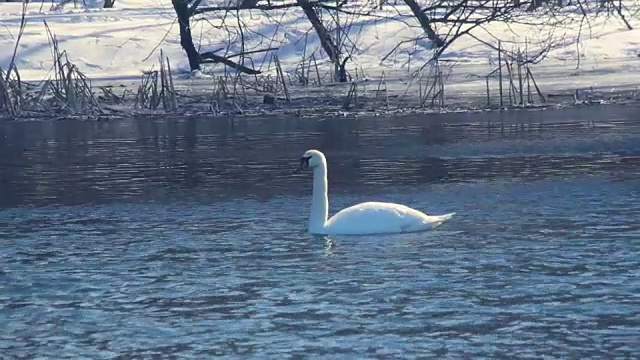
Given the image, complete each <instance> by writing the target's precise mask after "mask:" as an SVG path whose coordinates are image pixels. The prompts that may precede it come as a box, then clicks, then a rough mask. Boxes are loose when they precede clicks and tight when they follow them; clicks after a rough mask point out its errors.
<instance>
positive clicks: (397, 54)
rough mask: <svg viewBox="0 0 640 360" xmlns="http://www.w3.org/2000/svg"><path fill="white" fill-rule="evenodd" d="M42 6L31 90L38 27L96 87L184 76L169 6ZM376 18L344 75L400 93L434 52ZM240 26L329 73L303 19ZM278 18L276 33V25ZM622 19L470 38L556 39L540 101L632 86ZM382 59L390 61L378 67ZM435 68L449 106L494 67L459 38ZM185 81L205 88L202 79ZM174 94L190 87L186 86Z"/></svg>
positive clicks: (9, 46)
mask: <svg viewBox="0 0 640 360" xmlns="http://www.w3.org/2000/svg"><path fill="white" fill-rule="evenodd" d="M49 7H50V4H49V3H44V4H41V3H31V4H30V5H29V6H28V11H27V16H26V18H27V21H28V23H27V26H26V30H25V32H24V34H23V37H22V39H21V41H20V46H19V48H18V53H17V57H16V64H17V66H18V69H19V70H20V75H21V77H22V79H23V80H34V81H37V80H41V79H43V78H45V77H47V76H48V75H49V72H50V69H51V64H52V61H51V50H50V48H49V43H48V39H47V34H46V31H45V27H44V25H43V20H46V21H47V23H48V25H49V27H50V28H51V30H52V32H53V33H55V34H56V36H57V38H58V41H59V45H60V48H61V49H62V50H66V51H67V52H68V55H69V57H70V59H71V60H72V61H73V62H74V63H75V64H77V65H78V67H79V68H80V69H81V70H82V71H83V72H84V73H85V74H86V75H87V76H89V77H90V78H92V79H94V80H99V79H103V81H102V83H109V82H111V83H115V84H117V83H120V82H123V81H125V80H131V79H137V78H139V77H140V75H141V72H142V71H143V70H147V69H149V68H151V67H152V66H156V67H157V63H158V55H159V51H160V49H162V50H163V52H164V54H165V55H166V56H168V57H169V59H170V60H171V62H172V65H173V67H174V69H177V70H178V71H177V72H178V73H182V74H184V73H186V72H187V71H188V62H187V59H186V56H185V54H184V52H183V51H182V49H181V47H180V39H179V34H178V27H177V24H176V22H175V13H174V10H173V8H172V6H171V1H169V0H122V1H120V0H118V1H117V2H116V4H115V8H113V9H101V8H99V7H98V6H96V7H88V8H74V5H73V3H68V4H66V5H65V6H62V7H59V8H58V9H55V10H50V9H49ZM21 10H22V7H21V4H20V3H0V49H1V51H0V66H2V67H3V68H5V69H6V67H7V66H8V65H9V63H10V61H11V58H12V53H13V47H14V44H15V41H16V36H17V34H18V29H19V25H20V14H21ZM404 13H405V14H406V13H408V12H404ZM380 14H382V15H384V16H385V17H386V18H385V17H380V16H382V15H380ZM378 15H379V16H378V17H362V16H361V17H358V18H357V19H356V20H354V24H353V25H352V26H351V30H350V34H351V36H352V37H353V42H354V44H355V45H357V46H355V47H356V49H357V51H356V52H355V53H354V55H353V58H352V62H351V63H350V65H348V66H347V68H348V70H349V72H350V73H351V74H352V75H355V74H356V72H358V74H359V77H360V78H362V77H363V76H362V74H364V77H365V78H369V79H370V80H371V81H372V82H375V81H377V79H378V78H379V76H380V74H381V73H382V72H383V71H384V72H385V75H386V76H387V79H389V82H390V83H393V82H394V81H395V82H396V83H397V84H398V85H397V86H398V88H397V90H398V91H402V90H404V89H406V87H407V86H408V82H409V78H410V77H411V76H410V74H411V73H412V71H413V70H415V69H417V68H418V67H419V66H421V65H422V64H424V63H425V62H426V61H427V60H428V59H429V58H430V57H431V56H432V54H433V52H432V50H430V49H429V48H430V43H429V42H428V41H425V40H419V41H409V42H406V43H404V45H403V46H400V48H399V49H397V50H396V51H392V50H393V49H394V48H395V47H396V46H397V44H399V43H402V42H403V41H407V40H409V39H412V38H415V37H418V36H420V35H421V30H420V29H419V28H418V27H416V26H415V20H414V19H412V18H408V17H406V16H404V15H398V14H397V11H396V10H394V9H392V8H391V7H387V8H385V10H381V11H379V12H378ZM227 16H233V15H227ZM394 16H395V17H397V18H398V17H400V18H403V19H404V21H406V22H407V23H409V25H407V24H406V23H405V22H401V21H392V20H389V19H388V18H390V17H394ZM203 17H204V16H200V18H203ZM206 17H207V19H209V21H194V24H193V29H192V32H193V35H194V41H195V42H199V43H200V44H201V46H202V51H206V50H214V49H218V48H228V49H229V50H228V51H229V53H237V52H239V51H240V42H239V41H238V39H237V38H231V39H230V38H229V35H228V33H227V32H225V31H223V30H221V29H217V28H215V27H212V23H213V24H214V25H216V24H220V23H221V20H220V19H219V16H215V15H214V14H208V15H206ZM241 18H242V19H241V20H242V22H243V23H244V24H246V25H247V27H246V28H245V29H244V38H245V41H246V46H247V48H249V49H258V48H267V47H277V48H279V50H278V51H277V53H278V56H279V58H280V61H281V62H282V65H283V68H284V71H285V72H287V73H289V74H291V75H292V77H295V75H294V74H295V71H296V68H297V67H298V66H299V64H300V63H301V59H302V58H303V55H306V56H307V57H308V56H309V54H310V53H315V54H316V56H317V57H318V59H319V61H320V63H321V65H326V64H327V60H326V56H325V55H324V54H323V52H322V50H321V48H320V44H319V41H318V40H317V36H316V35H315V33H314V32H313V30H312V27H311V25H310V24H309V23H308V21H307V20H306V18H305V17H304V15H303V14H302V12H301V11H299V10H297V9H287V10H282V11H274V12H270V13H269V16H266V15H264V14H263V13H261V12H258V11H246V12H242V13H241ZM196 19H198V17H196ZM276 19H277V21H278V25H274V24H275V23H274V21H276ZM352 20H353V19H352ZM628 20H629V21H630V22H631V24H632V25H633V26H634V30H627V29H626V28H625V27H624V26H623V24H622V23H621V22H620V21H619V20H618V19H617V18H615V17H608V18H605V17H600V18H597V19H592V21H589V24H588V25H589V29H588V30H587V29H586V28H583V29H582V30H580V29H579V28H577V27H576V24H578V22H572V23H571V24H568V25H567V26H563V25H558V26H556V27H555V28H554V29H553V31H549V30H548V29H547V30H545V31H542V30H541V29H540V28H539V27H537V26H535V25H512V26H506V25H504V24H501V23H492V24H489V25H487V26H485V27H484V28H483V29H479V30H478V31H476V32H474V36H475V37H477V38H479V39H481V40H482V41H484V42H486V43H490V44H496V39H500V40H502V41H503V44H506V45H503V46H505V47H509V46H511V47H514V45H512V44H514V43H518V44H520V46H523V44H524V43H525V40H526V42H527V43H528V44H531V45H529V46H530V48H532V49H531V51H532V52H535V44H536V43H537V42H538V41H541V40H542V39H544V38H548V37H549V36H550V35H553V36H554V37H555V38H556V41H555V45H554V47H553V49H551V51H550V52H549V54H548V56H547V58H546V59H545V60H544V61H543V62H542V63H540V64H537V65H533V66H532V68H531V70H532V72H533V74H534V75H535V78H536V81H537V83H538V85H539V86H540V87H541V89H542V91H543V92H545V93H553V92H558V91H565V92H566V91H569V92H570V91H573V90H574V89H576V88H589V87H598V88H607V87H609V88H614V87H615V88H618V87H620V86H623V87H626V88H633V87H634V86H638V85H640V30H638V29H640V20H639V19H638V16H636V17H634V18H629V19H628ZM531 22H534V21H531ZM227 23H228V24H229V25H230V26H231V24H232V23H233V21H230V20H227ZM584 26H586V25H584ZM578 39H579V40H578ZM305 43H306V46H305ZM272 53H273V52H270V53H259V54H254V55H252V58H251V59H250V60H249V59H248V60H246V61H245V63H252V64H253V66H254V67H255V68H259V69H260V70H262V71H263V72H264V73H270V74H275V67H274V66H273V64H272V63H271V62H270V58H271V54H272ZM389 53H393V54H392V55H390V56H388V57H387V59H386V60H385V61H383V62H381V59H382V58H383V57H385V55H387V54H389ZM443 59H446V60H447V64H453V65H452V67H449V66H448V65H447V66H445V72H446V73H447V74H448V77H447V80H446V82H445V84H446V92H447V93H448V94H455V96H456V97H464V96H466V95H469V96H471V95H475V96H478V94H484V92H485V86H486V85H485V80H484V76H485V75H486V74H488V73H489V72H491V71H492V70H493V69H494V68H495V67H496V63H497V53H496V51H495V50H494V49H492V48H491V47H490V46H488V45H486V44H483V43H482V42H479V41H478V40H477V39H475V38H473V37H469V36H467V37H462V38H460V39H458V40H457V41H456V42H455V43H454V44H453V45H452V46H451V47H450V48H448V50H447V51H446V52H445V54H444V56H443ZM578 59H579V62H578ZM578 65H579V66H578ZM324 69H326V70H323V71H322V74H321V76H327V77H328V73H329V70H328V66H324ZM215 70H216V71H218V72H220V71H222V70H223V67H222V65H217V66H216V67H215ZM193 81H194V82H196V83H200V84H202V83H203V80H202V79H199V80H193ZM129 82H130V81H129ZM182 85H183V86H188V83H184V82H183V83H182Z"/></svg>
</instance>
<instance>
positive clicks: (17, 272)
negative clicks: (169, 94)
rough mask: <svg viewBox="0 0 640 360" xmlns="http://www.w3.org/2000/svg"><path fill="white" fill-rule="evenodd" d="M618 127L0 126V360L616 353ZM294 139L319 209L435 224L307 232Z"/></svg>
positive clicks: (634, 201)
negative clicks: (319, 184)
mask: <svg viewBox="0 0 640 360" xmlns="http://www.w3.org/2000/svg"><path fill="white" fill-rule="evenodd" d="M596 109H600V108H596ZM599 111H600V112H599ZM637 113H639V112H638V109H625V108H614V109H607V110H606V111H605V110H589V111H574V112H571V111H569V112H549V113H546V115H545V116H543V117H541V116H540V115H535V114H534V115H531V114H530V113H526V116H525V115H522V116H520V117H518V118H519V119H521V120H522V119H525V120H526V121H524V120H523V121H521V122H522V124H518V125H517V126H516V125H514V124H513V122H512V120H509V121H508V122H507V123H506V125H505V126H503V125H502V124H501V121H495V119H494V121H492V123H491V124H488V123H487V122H486V121H485V119H486V117H482V115H477V116H476V117H465V118H462V119H461V118H456V117H454V116H449V117H447V116H444V117H436V116H432V117H429V118H417V117H413V118H412V117H403V118H394V119H375V118H374V119H359V120H353V119H341V118H338V119H326V120H324V121H315V120H308V119H280V120H273V119H269V120H266V119H252V120H237V119H236V120H233V121H231V120H221V119H215V120H211V119H188V120H186V119H157V120H154V119H148V118H146V119H145V118H141V119H137V120H128V121H117V122H109V123H88V122H76V121H60V122H50V123H42V122H25V123H5V124H0V138H1V139H0V140H2V143H1V144H0V152H1V153H2V154H3V156H2V157H0V180H1V181H0V191H1V193H0V194H1V196H0V244H2V247H3V251H2V252H0V264H2V267H1V271H0V284H2V286H0V350H1V353H2V354H3V355H4V356H7V357H9V358H20V357H26V358H35V357H38V356H42V357H55V358H65V357H68V358H79V357H87V358H112V357H117V356H121V357H126V358H129V357H138V356H139V357H145V358H148V357H153V356H157V355H161V354H163V355H167V356H177V357H180V358H183V357H184V358H189V357H191V358H198V359H201V358H206V357H212V356H216V355H218V356H227V357H249V358H289V357H313V358H331V359H335V358H412V357H434V358H461V357H474V358H475V357H491V358H495V357H508V358H510V357H513V356H514V354H517V356H518V357H523V358H526V357H541V356H548V357H559V358H586V357H607V358H611V357H637V356H638V355H639V354H640V343H639V342H638V340H637V339H638V333H639V331H640V312H639V309H640V295H639V294H640V280H639V279H640V255H639V254H640V225H639V223H638V219H640V201H639V200H640V177H639V175H640V121H638V120H639V119H635V118H634V117H633V114H637ZM605 114H606V117H605V116H604V115H605ZM592 120H596V122H595V123H593V122H592ZM311 147H314V148H319V149H321V150H323V151H324V152H325V153H326V154H327V156H328V161H329V181H330V186H329V188H330V211H331V213H334V212H336V211H337V210H339V209H341V208H343V207H345V206H348V205H351V204H353V203H356V202H360V201H365V200H381V201H394V202H399V203H404V204H407V205H410V206H412V207H415V208H419V209H422V210H425V211H427V212H429V213H445V212H450V211H455V212H457V213H458V214H457V215H456V216H455V217H454V218H453V219H452V220H450V221H449V222H447V223H445V225H443V226H442V227H440V228H438V229H437V230H436V231H432V232H428V233H421V234H410V235H393V236H367V237H333V238H323V237H314V236H310V235H308V234H307V233H306V228H305V221H306V217H307V211H308V207H309V202H310V190H311V188H310V186H311V183H310V175H309V174H303V175H299V176H292V175H291V170H292V169H293V168H295V166H296V165H297V163H296V162H297V159H298V158H299V156H300V155H301V154H302V152H303V151H304V150H306V149H307V148H311Z"/></svg>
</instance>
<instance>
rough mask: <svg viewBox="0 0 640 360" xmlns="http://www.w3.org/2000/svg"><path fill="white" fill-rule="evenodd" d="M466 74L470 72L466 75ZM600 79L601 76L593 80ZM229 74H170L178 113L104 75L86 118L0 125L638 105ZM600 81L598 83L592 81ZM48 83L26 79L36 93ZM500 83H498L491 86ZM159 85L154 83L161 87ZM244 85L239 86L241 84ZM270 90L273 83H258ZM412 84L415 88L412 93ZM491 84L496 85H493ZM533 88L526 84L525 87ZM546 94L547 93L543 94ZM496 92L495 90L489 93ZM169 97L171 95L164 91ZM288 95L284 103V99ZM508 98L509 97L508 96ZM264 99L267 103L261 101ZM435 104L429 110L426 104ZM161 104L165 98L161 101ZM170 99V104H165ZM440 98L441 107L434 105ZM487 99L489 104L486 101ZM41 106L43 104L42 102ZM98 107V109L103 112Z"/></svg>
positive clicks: (600, 97) (596, 91) (32, 115)
mask: <svg viewBox="0 0 640 360" xmlns="http://www.w3.org/2000/svg"><path fill="white" fill-rule="evenodd" d="M467 74H468V73H467ZM598 77H599V76H598ZM231 78H233V76H231V75H229V76H227V77H225V78H224V81H225V82H226V83H224V84H223V83H222V82H223V77H221V76H220V77H200V78H190V77H188V74H175V75H174V76H173V78H172V79H171V80H172V86H173V94H175V96H174V99H175V100H174V101H175V102H176V103H177V105H178V106H177V109H175V110H165V109H164V108H163V104H162V101H160V100H158V103H159V105H158V108H156V109H148V108H140V107H138V108H136V106H135V105H136V102H137V101H138V100H139V99H140V98H139V96H138V92H139V89H138V88H139V87H140V84H141V81H140V80H139V79H133V78H130V77H125V78H122V79H117V78H108V79H98V80H90V86H91V92H92V94H93V97H94V98H95V99H96V100H97V103H98V104H99V107H100V109H97V108H94V109H90V110H93V111H89V112H88V113H83V112H82V111H81V112H75V113H74V112H61V111H56V109H51V110H50V111H47V110H45V109H42V107H43V106H40V107H41V108H40V109H38V110H34V111H23V112H22V113H20V114H19V115H18V116H16V117H12V116H9V115H8V114H6V113H2V114H0V120H3V121H29V120H31V121H37V120H44V119H50V120H60V119H65V118H69V119H78V120H89V121H92V120H93V121H108V120H112V119H123V118H135V117H141V116H142V117H175V116H180V117H184V118H188V117H210V118H228V117H232V118H252V117H274V116H276V117H282V116H292V117H297V118H312V119H313V118H321V117H392V116H393V117H395V116H411V115H414V116H416V115H439V114H440V115H441V114H448V113H457V114H465V113H467V114H472V113H486V112H489V113H503V112H517V111H518V110H539V111H546V110H549V109H563V108H574V107H581V106H597V105H618V106H624V105H638V104H640V87H639V85H637V84H635V82H634V81H633V80H632V81H631V82H630V83H627V84H619V85H614V84H610V83H609V84H604V85H600V86H599V87H589V88H584V87H583V88H577V87H571V86H558V85H557V82H556V83H554V82H553V80H554V79H553V78H549V77H546V78H542V79H541V81H540V82H541V83H543V84H544V85H545V87H544V88H543V89H541V92H542V95H543V96H544V102H542V101H541V100H542V99H541V98H540V96H539V95H538V94H537V93H534V92H533V91H532V92H528V93H527V94H523V96H522V99H523V100H533V101H532V102H529V101H525V102H526V103H525V104H524V105H520V104H513V103H512V104H509V97H507V95H506V94H504V96H503V106H499V95H498V94H495V93H494V92H493V91H490V93H489V95H490V96H487V92H486V90H485V92H484V93H483V92H482V90H483V89H482V86H481V85H482V84H485V79H484V78H483V79H481V80H478V79H475V80H471V81H469V80H466V81H460V80H459V79H458V81H457V82H456V81H454V82H452V83H450V84H449V83H445V84H444V96H443V97H442V98H438V99H431V98H427V97H426V96H424V94H425V93H426V90H424V91H423V90H422V88H421V87H420V84H418V85H416V84H412V83H411V82H412V81H413V80H414V79H415V78H414V79H410V78H406V77H405V78H402V77H400V76H397V77H395V78H391V77H389V78H387V79H385V80H384V81H380V80H375V79H374V80H369V79H365V80H357V81H352V82H346V83H329V84H323V85H320V86H318V85H316V84H310V85H298V84H292V83H291V82H290V83H289V84H287V93H285V92H284V91H283V89H282V88H281V86H280V88H278V85H279V83H278V82H276V83H275V87H271V90H272V91H261V90H260V89H258V86H257V85H259V84H258V78H257V77H256V78H255V82H253V83H251V82H248V81H247V78H249V76H243V77H242V78H244V80H242V78H241V79H240V80H239V81H237V79H236V80H235V81H236V82H235V83H234V84H233V85H234V86H235V88H234V87H232V84H231V83H230V81H231ZM595 80H599V79H597V78H596V79H595ZM44 82H45V81H40V82H24V83H25V84H28V85H30V87H31V88H32V89H31V90H30V91H31V92H32V93H36V92H38V91H39V87H41V86H42V84H44ZM495 82H496V83H497V80H496V81H495ZM159 83H160V81H158V84H159ZM239 83H240V84H242V85H238V84H239ZM262 85H263V86H273V85H274V84H273V83H271V84H266V85H265V84H262ZM412 86H413V88H412ZM492 86H494V87H496V86H497V85H496V84H495V83H494V84H492ZM529 88H531V85H529ZM547 88H548V90H547V91H546V92H545V89H547ZM491 90H493V89H491ZM167 93H171V92H169V91H168V92H167ZM287 95H288V96H289V98H288V99H287ZM518 95H519V94H514V95H513V97H515V98H516V99H515V100H514V101H518V102H519V100H520V99H519V98H518ZM509 96H511V94H509ZM266 100H271V101H272V103H268V104H266V103H265V101H266ZM429 100H433V103H432V104H433V105H434V106H427V105H431V104H428V103H429ZM163 101H164V99H163ZM167 101H169V100H168V99H167ZM436 101H440V102H441V104H444V106H439V104H436ZM488 102H489V104H488ZM39 105H43V104H42V103H40V104H39ZM100 110H101V111H100Z"/></svg>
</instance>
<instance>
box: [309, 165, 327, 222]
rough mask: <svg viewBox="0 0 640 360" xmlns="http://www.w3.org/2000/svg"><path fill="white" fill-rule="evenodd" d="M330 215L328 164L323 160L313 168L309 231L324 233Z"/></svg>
mask: <svg viewBox="0 0 640 360" xmlns="http://www.w3.org/2000/svg"><path fill="white" fill-rule="evenodd" d="M328 216H329V199H328V197H327V164H326V162H323V163H322V164H321V165H320V166H317V167H315V168H314V169H313V197H312V199H311V214H309V232H311V233H322V232H323V230H324V227H325V225H326V223H327V218H328Z"/></svg>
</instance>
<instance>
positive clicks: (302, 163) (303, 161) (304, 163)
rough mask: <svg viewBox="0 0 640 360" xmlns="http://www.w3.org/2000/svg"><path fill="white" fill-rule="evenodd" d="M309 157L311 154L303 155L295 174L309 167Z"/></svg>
mask: <svg viewBox="0 0 640 360" xmlns="http://www.w3.org/2000/svg"><path fill="white" fill-rule="evenodd" d="M309 159H311V156H306V157H305V156H303V157H301V158H300V165H298V168H297V169H295V170H294V172H293V173H294V174H297V173H299V172H300V171H302V170H304V169H306V168H308V167H309Z"/></svg>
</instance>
